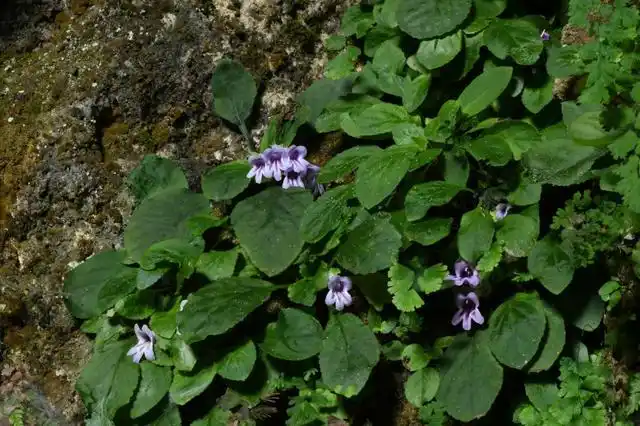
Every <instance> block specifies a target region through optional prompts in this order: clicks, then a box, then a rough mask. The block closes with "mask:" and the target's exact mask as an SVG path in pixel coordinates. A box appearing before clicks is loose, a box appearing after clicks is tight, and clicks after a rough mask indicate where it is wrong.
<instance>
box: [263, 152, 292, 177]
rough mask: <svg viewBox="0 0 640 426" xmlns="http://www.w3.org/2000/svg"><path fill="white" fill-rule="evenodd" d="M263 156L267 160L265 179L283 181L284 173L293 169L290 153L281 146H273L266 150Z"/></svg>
mask: <svg viewBox="0 0 640 426" xmlns="http://www.w3.org/2000/svg"><path fill="white" fill-rule="evenodd" d="M262 156H263V157H264V159H265V160H266V162H267V164H266V172H265V173H264V176H265V177H270V178H273V179H275V180H277V181H280V180H281V179H282V172H284V171H285V170H287V169H288V168H289V167H291V162H290V161H289V156H288V151H287V149H286V148H283V147H281V146H280V145H273V146H271V148H267V149H265V151H264V152H263V153H262Z"/></svg>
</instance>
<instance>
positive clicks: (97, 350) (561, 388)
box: [0, 0, 640, 426]
mask: <svg viewBox="0 0 640 426" xmlns="http://www.w3.org/2000/svg"><path fill="white" fill-rule="evenodd" d="M552 3H553V2H552ZM540 13H544V16H543V15H540ZM567 13H568V15H567ZM560 22H568V23H569V24H570V25H569V26H567V27H565V28H560V26H559V24H558V23H560ZM639 23H640V13H639V12H638V5H637V4H636V3H632V2H629V1H626V0H612V1H598V0H570V1H569V2H568V8H567V9H563V7H562V5H561V4H560V3H558V4H556V3H554V4H551V3H549V4H548V5H546V6H545V8H544V10H542V9H540V7H539V5H538V6H536V5H535V4H534V3H532V2H508V1H506V0H449V1H444V0H380V1H377V2H367V3H363V4H356V5H353V6H351V7H349V8H348V9H347V10H346V11H345V13H344V15H343V17H342V20H341V23H340V29H339V33H338V34H334V35H330V36H329V37H328V38H326V39H325V41H324V46H325V49H326V50H327V51H329V52H330V60H329V62H328V64H327V66H326V67H325V69H324V78H323V79H320V80H318V81H315V82H312V83H311V84H310V85H309V87H308V88H307V89H306V90H304V91H303V92H302V93H301V94H299V95H298V96H297V97H296V98H295V101H296V103H297V105H296V109H295V111H293V114H292V117H291V119H289V120H283V119H282V117H280V116H276V117H270V121H269V124H268V126H267V127H266V129H265V130H264V132H263V135H262V137H261V141H260V144H259V151H261V152H262V153H263V154H264V156H263V157H262V158H263V159H264V160H265V161H266V162H267V163H268V169H266V174H264V176H263V179H262V182H261V184H260V185H258V184H252V183H251V179H250V178H247V175H248V174H249V171H250V170H251V169H252V167H254V166H255V167H256V170H257V169H258V168H259V164H257V163H255V162H252V163H251V164H249V162H247V161H245V160H238V161H233V162H230V163H227V164H221V165H217V166H216V167H214V168H212V169H210V170H208V171H205V173H204V174H203V175H202V176H201V180H200V181H201V183H202V185H201V187H202V191H201V192H202V193H199V192H192V191H190V189H189V186H190V185H188V182H187V179H186V177H185V173H184V172H183V171H182V170H180V168H179V167H178V165H177V164H175V163H173V162H172V161H170V160H167V159H163V158H160V157H157V156H153V155H151V156H146V157H145V158H144V159H143V160H142V161H141V163H140V165H139V166H138V167H137V168H136V169H134V170H133V171H132V173H131V175H130V176H129V178H128V180H127V187H128V188H129V190H130V192H131V193H132V195H133V196H134V197H135V205H134V211H133V212H132V214H131V216H130V217H129V218H124V220H123V222H124V224H125V228H124V246H123V247H122V248H120V247H119V246H118V250H112V251H103V252H100V253H97V254H94V255H93V256H90V257H89V258H87V259H85V260H84V261H83V262H81V263H79V264H78V265H77V266H76V267H75V268H74V269H73V270H71V271H69V272H68V273H67V274H66V277H65V281H64V293H63V294H64V297H65V302H66V304H67V306H68V308H69V310H70V312H71V313H72V314H73V315H74V316H75V317H77V318H79V319H82V320H85V321H84V322H83V324H82V326H81V330H82V331H83V332H85V333H87V334H90V335H92V336H93V337H92V338H93V339H94V350H93V356H92V358H91V360H90V361H89V363H88V364H87V367H86V368H85V369H84V370H83V372H82V374H81V375H80V378H79V380H78V383H77V388H78V390H79V392H80V394H81V396H82V398H83V400H84V402H85V405H86V407H87V412H88V413H89V416H88V418H87V420H86V423H87V424H89V425H98V424H99V425H115V424H150V425H179V424H181V423H182V419H181V418H180V413H181V412H182V413H183V414H187V413H189V417H190V418H191V416H192V415H193V414H192V413H206V412H207V411H208V414H207V415H206V416H204V417H201V418H200V419H199V420H196V421H194V422H193V424H194V425H196V426H206V425H216V426H223V425H227V424H238V425H239V426H242V425H244V426H254V425H257V424H262V423H264V422H269V421H270V420H267V417H269V415H270V414H273V413H274V412H275V410H276V408H278V409H282V408H283V407H287V408H286V413H284V410H281V414H282V417H281V416H280V414H278V415H277V416H276V419H277V421H281V422H282V423H283V424H286V425H288V426H308V425H323V424H334V423H336V422H340V421H344V422H347V423H363V424H364V423H366V422H372V423H374V424H375V423H376V422H379V421H382V420H381V419H378V418H372V417H371V416H372V415H371V414H370V413H375V414H377V413H379V412H387V411H388V412H393V413H395V412H396V411H397V412H401V413H408V412H410V413H412V416H413V415H415V416H417V417H419V419H420V421H422V423H423V424H428V425H449V424H453V423H455V422H456V421H457V422H464V423H469V422H474V421H475V420H476V419H480V418H483V417H484V418H483V419H482V420H480V422H482V423H483V424H485V423H486V424H505V419H508V418H509V417H513V419H514V420H513V421H514V423H518V424H522V425H535V426H538V425H549V426H559V425H567V426H568V425H593V426H596V425H597V426H601V425H602V426H604V425H609V424H610V425H615V426H627V425H629V426H630V425H631V423H630V422H631V419H632V416H633V415H634V413H635V412H636V411H637V410H638V408H639V407H640V379H639V378H638V377H640V376H638V375H633V374H632V373H629V372H628V371H627V369H626V368H625V366H624V364H625V363H627V362H629V361H632V360H633V359H635V355H636V352H637V351H636V349H637V347H638V345H637V342H636V340H637V339H635V338H634V337H633V336H635V334H634V333H633V325H634V324H635V322H634V321H635V315H636V313H635V312H634V311H633V309H634V308H633V307H634V306H635V305H634V303H633V300H634V294H635V292H637V291H635V290H634V289H635V288H636V287H637V283H636V281H637V278H638V277H640V245H639V243H638V242H637V236H638V235H639V232H640V229H639V227H640V191H638V188H640V144H638V139H639V138H638V131H639V130H640V118H638V117H640V107H638V104H639V102H640V79H639V78H638V75H639V74H638V72H637V71H638V64H639V63H640V61H639V60H638V59H639V58H638V56H637V55H638V53H637V52H638V46H637V45H638V42H637V39H638V34H639V33H638V29H639V28H640V27H639V26H638V24H639ZM543 30H545V31H546V33H544V32H543ZM541 33H542V34H541ZM547 36H548V37H547ZM547 38H548V39H547ZM572 38H573V39H572ZM303 68H304V67H303ZM252 69H253V68H252ZM275 77H276V78H277V75H276V76H275ZM211 88H212V91H213V97H212V104H213V111H214V113H215V114H216V115H217V116H219V117H221V118H222V119H224V120H225V121H226V124H231V125H232V127H236V126H237V127H238V128H239V130H240V131H241V132H242V133H243V134H244V136H245V137H246V138H247V140H248V141H253V139H252V138H251V137H250V133H249V129H248V128H247V126H248V123H251V122H252V121H253V120H250V117H251V115H252V113H253V111H254V104H255V105H256V106H257V105H258V104H261V103H263V102H256V98H257V97H258V90H257V85H256V81H255V80H254V79H253V77H252V76H251V75H250V74H249V72H248V71H246V70H245V69H244V68H243V67H242V66H241V65H240V64H239V63H237V62H234V61H231V60H229V59H223V60H219V61H217V63H216V64H215V70H214V72H213V76H212V80H211ZM256 112H257V111H256ZM256 116H258V114H256ZM259 116H260V117H264V114H259ZM260 120H262V119H260ZM256 131H257V130H256ZM299 131H300V134H299V135H298V132H299ZM303 133H304V135H303ZM320 133H329V134H328V135H326V137H321V135H318V134H320ZM303 139H304V140H308V141H317V142H318V143H317V144H316V143H315V142H314V143H309V144H308V145H307V146H306V148H307V149H308V150H309V155H308V158H307V159H309V158H314V159H317V160H318V162H319V164H320V165H321V166H322V167H320V171H319V174H317V176H316V175H315V174H314V172H315V169H313V170H312V169H307V174H306V175H305V174H303V175H301V176H300V177H301V178H304V181H303V182H302V183H300V182H298V181H297V180H295V174H294V173H292V172H291V170H285V165H284V164H283V165H282V167H280V166H279V165H278V164H276V163H274V162H273V160H270V159H269V160H268V161H267V156H268V154H269V153H271V154H274V152H276V153H278V152H279V151H277V150H276V151H269V153H265V151H266V150H267V149H269V148H272V147H273V146H274V145H279V146H283V147H290V146H291V145H293V144H296V145H301V144H304V143H303ZM320 142H321V143H320ZM250 145H251V146H250V147H249V148H250V149H253V148H254V145H253V144H250ZM247 154H251V155H255V154H256V153H253V152H249V153H247ZM287 154H292V151H289V152H288V153H287ZM261 155H262V154H261ZM252 158H253V159H254V160H255V158H256V157H252ZM287 160H288V157H285V160H283V161H284V163H286V162H287ZM294 164H295V166H296V167H297V168H300V167H302V168H304V165H302V166H301V164H302V163H294ZM265 167H267V166H265ZM276 167H279V168H280V169H279V171H280V172H286V178H287V185H283V180H280V181H279V182H278V181H276V180H275V179H274V178H275V177H276V176H277V174H276V175H275V176H274V175H273V173H271V172H273V171H274V168H276ZM256 170H254V172H255V171H256ZM192 172H193V171H191V173H192ZM191 173H190V174H191ZM270 173H271V177H269V176H270ZM291 176H293V178H292V177H291ZM314 178H315V179H316V180H317V181H316V182H314V181H313V179H314ZM190 181H191V179H190ZM292 182H293V183H294V185H293V186H305V188H291V187H290V188H288V189H284V188H282V187H281V186H285V187H287V186H290V184H291V183H292ZM317 184H322V185H323V187H319V186H317ZM191 186H192V185H191ZM505 203H508V204H509V207H508V209H507V210H506V213H505V210H504V207H505V206H504V204H505ZM77 260H82V259H77ZM457 261H465V262H467V263H466V264H462V263H457ZM465 280H466V281H465ZM472 293H473V294H472ZM463 295H464V297H463ZM476 298H477V299H476ZM476 300H477V302H476ZM447 301H448V302H447ZM456 302H457V305H456ZM478 302H479V304H478ZM0 305H1V303H0ZM0 307H1V306H0ZM459 320H461V321H459ZM136 322H138V323H137V324H136ZM452 324H457V325H455V326H454V325H452ZM135 325H138V326H139V327H140V326H143V325H147V326H148V327H150V328H151V330H152V331H153V335H151V334H150V332H147V334H140V333H142V332H139V334H138V335H137V336H136V337H137V340H138V342H136V341H135V340H134V339H133V338H132V336H133V334H134V333H133V328H134V326H135ZM136 330H138V329H137V328H136ZM144 330H146V327H145V328H144ZM581 336H583V338H584V339H585V341H584V343H581V342H578V341H576V339H577V338H581ZM139 350H140V351H144V353H145V356H144V357H143V358H142V360H141V361H140V364H136V363H134V362H133V360H132V359H131V356H132V355H127V354H135V353H136V352H138V351H139ZM151 350H152V351H153V354H151V352H149V351H151ZM381 353H382V355H383V356H384V365H381V366H378V363H379V361H380V354H381ZM589 353H591V355H589ZM571 354H573V356H574V358H575V359H573V358H569V357H568V356H569V355H571ZM559 357H563V358H560V361H559ZM516 370H517V371H516ZM558 371H559V380H557V381H555V380H552V379H553V378H554V377H556V376H557V375H558ZM614 372H615V374H614ZM390 377H395V378H397V379H400V380H393V381H386V378H390ZM382 380H385V381H384V382H383V381H382ZM503 380H504V381H505V382H506V383H508V384H509V385H508V388H507V387H505V388H504V389H503V388H502V384H503ZM625 383H628V386H624V384H625ZM383 388H384V394H380V395H383V396H384V397H383V398H378V399H380V401H378V400H377V399H376V397H378V396H379V395H378V393H379V392H378V391H379V390H380V389H383ZM387 391H388V392H387ZM402 391H404V392H402ZM274 395H278V397H279V398H281V399H282V402H281V403H280V402H279V403H277V404H274V402H275V401H274ZM388 395H394V398H386V396H388ZM396 395H402V398H404V401H396V397H395V396H396ZM348 399H352V401H348ZM387 399H388V400H389V401H391V400H393V401H394V404H395V403H396V402H397V407H406V408H407V409H402V410H395V409H394V408H393V407H395V406H396V405H394V406H393V407H391V406H387V405H386V404H388V403H389V402H388V401H387ZM523 401H524V403H522V404H521V405H520V406H519V407H518V408H517V410H515V412H512V411H510V410H512V409H513V407H514V402H515V403H516V404H519V403H521V402H523ZM202 404H208V405H207V406H206V407H203V406H202ZM372 404H381V405H380V407H379V410H378V409H376V410H371V409H370V407H371V406H372ZM407 404H411V405H412V406H414V407H415V409H411V410H409V409H408V408H411V407H409V406H408V405H407ZM179 406H180V408H179ZM0 408H1V407H0ZM376 408H377V407H376ZM385 410H386V411H385ZM27 414H28V413H27ZM285 414H286V420H284V419H283V417H284V416H285ZM198 416H202V414H198ZM394 416H395V414H394ZM417 417H415V418H414V417H411V418H410V419H409V420H410V421H411V422H415V421H418V419H417ZM25 420H29V419H27V418H26V417H25ZM387 420H388V422H389V424H392V423H403V422H405V420H406V419H399V418H396V417H394V418H393V419H387V418H386V417H385V419H384V421H387ZM507 423H508V422H507Z"/></svg>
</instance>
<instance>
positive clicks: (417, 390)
mask: <svg viewBox="0 0 640 426" xmlns="http://www.w3.org/2000/svg"><path fill="white" fill-rule="evenodd" d="M438 387H440V374H439V373H438V370H436V369H434V368H423V369H422V370H420V371H416V372H415V373H413V374H412V375H411V376H409V378H408V379H407V381H406V383H405V384H404V394H405V396H406V398H407V400H408V401H409V402H410V403H412V404H413V405H415V406H416V407H422V405H423V404H424V403H427V402H429V401H431V400H432V399H433V398H435V396H436V393H438Z"/></svg>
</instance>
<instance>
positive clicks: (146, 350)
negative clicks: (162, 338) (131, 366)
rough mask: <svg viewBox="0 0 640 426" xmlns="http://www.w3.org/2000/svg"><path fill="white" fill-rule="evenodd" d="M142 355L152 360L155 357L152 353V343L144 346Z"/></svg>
mask: <svg viewBox="0 0 640 426" xmlns="http://www.w3.org/2000/svg"><path fill="white" fill-rule="evenodd" d="M144 357H145V358H146V359H148V360H149V361H153V360H154V359H156V357H155V355H154V353H153V345H152V344H151V343H149V344H147V345H146V346H145V348H144Z"/></svg>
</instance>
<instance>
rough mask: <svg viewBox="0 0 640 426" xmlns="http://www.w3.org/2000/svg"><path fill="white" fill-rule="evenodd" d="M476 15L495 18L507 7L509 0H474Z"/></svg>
mask: <svg viewBox="0 0 640 426" xmlns="http://www.w3.org/2000/svg"><path fill="white" fill-rule="evenodd" d="M473 4H474V6H475V12H476V16H481V17H483V18H495V17H496V16H498V15H500V14H501V13H502V12H504V10H505V9H506V8H507V0H474V1H473Z"/></svg>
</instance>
